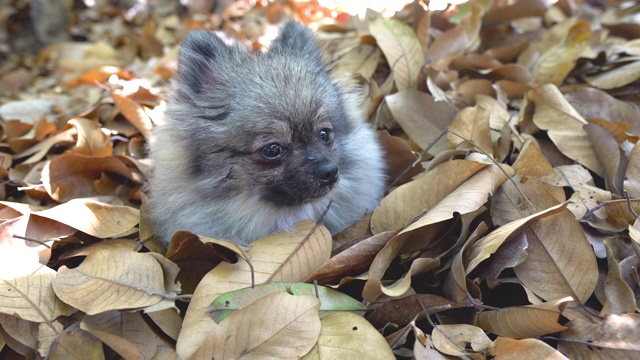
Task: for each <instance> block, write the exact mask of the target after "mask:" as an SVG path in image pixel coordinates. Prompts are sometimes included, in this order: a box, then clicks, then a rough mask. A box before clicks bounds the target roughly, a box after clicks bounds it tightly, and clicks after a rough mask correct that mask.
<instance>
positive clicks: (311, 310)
mask: <svg viewBox="0 0 640 360" xmlns="http://www.w3.org/2000/svg"><path fill="white" fill-rule="evenodd" d="M319 307H320V301H319V300H318V299H317V298H315V297H311V296H292V295H289V294H287V293H284V292H275V293H271V294H269V295H267V296H265V297H263V298H261V299H259V300H256V301H255V302H254V303H252V304H250V305H248V306H247V307H245V308H244V309H242V310H239V311H237V312H235V313H233V314H232V315H231V316H229V317H228V318H227V319H225V321H223V322H222V324H220V325H219V326H217V327H216V328H215V329H214V331H213V333H212V335H211V338H209V339H207V341H205V342H204V343H203V344H202V345H201V346H200V348H199V349H198V351H196V353H195V354H194V355H195V356H205V354H207V355H208V354H212V355H213V357H214V358H216V359H236V358H238V357H241V356H242V357H244V356H248V357H255V358H258V357H280V358H283V357H284V358H295V357H301V356H302V355H304V354H306V353H307V352H309V350H311V348H313V346H314V345H315V343H316V341H317V340H318V336H319V335H320V317H319V316H318V308H319ZM256 319H260V321H259V322H256V321H255V320H256ZM210 351H211V352H210Z"/></svg>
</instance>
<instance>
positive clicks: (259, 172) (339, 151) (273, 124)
mask: <svg viewBox="0 0 640 360" xmlns="http://www.w3.org/2000/svg"><path fill="white" fill-rule="evenodd" d="M178 64H179V65H178V72H177V75H176V78H175V79H174V81H173V82H172V84H171V87H170V91H169V97H168V100H167V103H168V106H167V110H166V113H165V119H164V124H163V125H161V126H158V127H157V128H156V129H154V138H153V140H152V142H151V144H150V150H151V157H152V158H153V159H154V161H155V169H154V174H153V175H152V177H151V179H150V184H151V186H150V198H149V203H148V210H149V217H150V219H151V221H152V224H153V226H154V228H155V230H156V233H157V234H158V235H159V237H160V238H161V239H162V241H163V242H165V243H168V242H169V240H170V239H171V237H172V235H173V234H174V233H175V232H176V231H178V230H189V231H192V232H195V233H198V234H201V235H206V236H210V237H214V238H218V239H227V240H231V241H234V242H236V243H239V244H249V243H251V242H253V241H255V240H256V239H258V238H261V237H264V236H266V235H269V234H270V233H272V232H275V231H282V230H284V231H286V230H288V229H290V228H291V226H292V225H293V224H295V223H296V222H298V221H301V220H304V219H312V220H317V219H318V218H319V217H320V215H321V214H322V213H323V211H324V210H325V208H326V206H327V204H328V203H329V201H330V200H332V201H333V202H332V205H331V207H330V210H329V212H328V213H327V214H326V216H325V217H324V220H323V224H324V225H325V226H327V228H328V229H329V230H330V231H331V233H333V234H335V233H337V232H339V231H341V230H343V229H344V228H346V227H347V226H349V225H350V224H352V223H353V222H355V221H357V220H359V219H360V218H362V217H363V216H364V215H365V214H366V213H367V212H371V211H372V210H373V209H374V208H375V207H376V206H377V205H378V204H379V202H380V199H381V198H382V196H383V191H384V183H385V176H384V160H383V156H382V150H381V147H380V144H379V143H378V141H377V137H376V134H375V132H374V131H373V130H372V129H371V128H370V127H369V125H368V124H366V123H365V122H364V117H363V114H362V110H361V109H360V108H359V99H358V97H357V96H356V95H354V94H353V93H352V92H350V91H349V90H347V89H342V88H340V87H339V86H338V85H337V84H336V83H335V82H333V81H332V80H331V79H330V78H329V77H328V75H327V73H326V69H325V68H324V67H323V65H322V62H321V54H320V51H319V50H318V49H317V48H316V46H315V42H314V38H313V35H312V34H311V32H310V31H309V30H307V29H306V28H305V27H304V26H302V25H300V24H297V23H294V22H291V23H288V24H286V25H285V26H284V27H283V29H282V30H281V34H280V36H279V37H278V38H277V39H276V40H274V42H273V44H272V45H271V48H270V50H269V51H268V52H267V53H251V54H249V53H247V52H246V51H245V50H244V49H243V48H242V47H241V46H239V45H237V44H236V45H231V46H229V45H225V44H224V42H223V41H222V40H221V39H220V38H218V37H217V36H215V35H213V34H211V33H208V32H205V31H194V32H190V33H189V34H187V36H186V37H185V39H184V40H183V42H182V44H181V51H180V58H179V62H178ZM321 128H322V129H326V128H329V129H332V133H333V135H334V138H333V142H332V143H326V142H322V141H320V140H318V139H319V137H318V132H319V129H321ZM274 142H275V143H278V144H284V145H285V147H284V149H285V150H286V152H285V153H284V154H285V155H282V157H281V158H280V159H279V160H278V162H277V164H275V165H274V164H273V163H272V162H266V164H265V158H264V156H263V154H264V152H262V150H261V149H263V148H264V147H265V146H266V145H268V144H272V143H274ZM269 161H271V160H269ZM319 162H323V163H325V164H335V166H337V169H338V175H337V181H336V182H335V183H333V184H332V186H325V185H323V184H320V183H319V182H318V179H317V175H314V174H315V173H314V171H315V169H317V168H318V163H319ZM316 173H317V172H316Z"/></svg>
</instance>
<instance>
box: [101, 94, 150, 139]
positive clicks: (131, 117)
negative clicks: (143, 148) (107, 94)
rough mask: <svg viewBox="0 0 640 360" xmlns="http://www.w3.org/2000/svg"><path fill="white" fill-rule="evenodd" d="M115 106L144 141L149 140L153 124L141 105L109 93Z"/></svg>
mask: <svg viewBox="0 0 640 360" xmlns="http://www.w3.org/2000/svg"><path fill="white" fill-rule="evenodd" d="M111 96H112V97H113V100H114V101H115V103H116V106H117V107H118V109H119V110H120V112H121V113H122V115H124V117H125V118H126V119H127V120H128V121H129V122H130V123H131V124H132V125H133V126H135V127H136V129H138V131H140V133H141V134H142V136H144V138H145V139H149V138H150V136H151V129H152V128H153V124H152V122H151V119H150V118H149V116H148V115H147V114H146V113H145V112H144V109H143V108H142V106H141V105H139V104H138V103H136V102H134V101H133V100H131V99H129V98H126V97H124V96H121V95H118V94H116V93H114V92H112V93H111Z"/></svg>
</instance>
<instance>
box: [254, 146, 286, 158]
mask: <svg viewBox="0 0 640 360" xmlns="http://www.w3.org/2000/svg"><path fill="white" fill-rule="evenodd" d="M260 152H261V153H262V156H264V157H265V158H267V159H270V160H273V159H277V158H279V157H280V156H281V155H282V153H284V147H283V146H282V145H280V144H278V143H271V144H268V145H265V147H263V148H262V150H261V151H260Z"/></svg>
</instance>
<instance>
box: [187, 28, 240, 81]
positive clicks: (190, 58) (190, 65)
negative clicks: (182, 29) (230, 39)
mask: <svg viewBox="0 0 640 360" xmlns="http://www.w3.org/2000/svg"><path fill="white" fill-rule="evenodd" d="M228 53H229V47H228V46H227V45H225V43H224V41H223V40H222V39H220V38H219V37H218V36H216V35H215V34H213V33H212V32H210V31H205V30H195V31H190V32H188V33H187V35H185V37H184V38H183V39H182V42H181V43H180V55H179V58H178V72H177V74H176V81H177V82H178V83H181V84H184V85H186V86H188V87H190V88H191V89H193V90H194V91H195V92H196V93H200V92H202V91H203V90H204V89H205V88H206V87H207V85H210V84H212V83H213V82H214V78H213V76H214V71H215V70H214V64H215V63H216V62H219V61H223V59H224V58H225V57H227V56H228Z"/></svg>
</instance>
